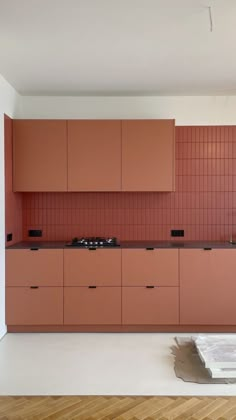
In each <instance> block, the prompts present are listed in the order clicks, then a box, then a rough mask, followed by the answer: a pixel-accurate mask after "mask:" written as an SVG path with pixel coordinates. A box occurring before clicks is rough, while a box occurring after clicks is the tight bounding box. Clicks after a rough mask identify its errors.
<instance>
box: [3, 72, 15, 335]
mask: <svg viewBox="0 0 236 420" xmlns="http://www.w3.org/2000/svg"><path fill="white" fill-rule="evenodd" d="M18 99H19V97H18V94H17V93H16V91H15V90H14V89H13V88H12V87H11V86H10V85H9V84H8V83H7V82H6V81H5V80H4V79H3V77H2V76H1V75H0V203H1V204H0V339H1V337H2V336H3V335H4V334H5V332H6V326H5V182H4V114H7V115H8V116H9V117H13V116H14V114H15V110H16V104H17V100H18Z"/></svg>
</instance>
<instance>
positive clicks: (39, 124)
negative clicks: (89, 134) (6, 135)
mask: <svg viewBox="0 0 236 420" xmlns="http://www.w3.org/2000/svg"><path fill="white" fill-rule="evenodd" d="M13 158H14V159H13V189H14V191H67V122H66V121H63V120H14V121H13Z"/></svg>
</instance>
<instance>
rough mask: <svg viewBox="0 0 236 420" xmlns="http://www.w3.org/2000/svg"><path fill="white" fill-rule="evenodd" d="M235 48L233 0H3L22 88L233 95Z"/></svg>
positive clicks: (7, 72) (5, 71) (1, 58)
mask: <svg viewBox="0 0 236 420" xmlns="http://www.w3.org/2000/svg"><path fill="white" fill-rule="evenodd" d="M208 7H211V10H212V19H213V31H212V32H211V31H210V19H209V9H208ZM235 52H236V0H0V74H2V75H3V77H4V78H5V79H6V80H7V81H8V82H9V83H10V84H11V85H12V86H13V87H15V88H16V89H17V90H18V91H19V93H21V94H23V95H233V94H236V53H235Z"/></svg>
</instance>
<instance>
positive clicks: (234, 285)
mask: <svg viewBox="0 0 236 420" xmlns="http://www.w3.org/2000/svg"><path fill="white" fill-rule="evenodd" d="M235 273H236V250H234V249H212V250H207V249H206V250H204V249H186V250H182V249H181V250H180V322H181V324H182V325H236V304H235V297H236V274H235Z"/></svg>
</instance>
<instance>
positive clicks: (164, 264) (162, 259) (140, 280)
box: [122, 249, 179, 286]
mask: <svg viewBox="0 0 236 420" xmlns="http://www.w3.org/2000/svg"><path fill="white" fill-rule="evenodd" d="M122 284H123V286H178V284H179V279H178V250H177V249H154V250H146V249H122Z"/></svg>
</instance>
